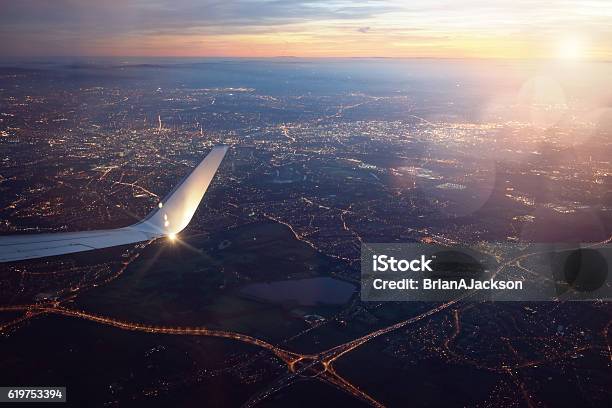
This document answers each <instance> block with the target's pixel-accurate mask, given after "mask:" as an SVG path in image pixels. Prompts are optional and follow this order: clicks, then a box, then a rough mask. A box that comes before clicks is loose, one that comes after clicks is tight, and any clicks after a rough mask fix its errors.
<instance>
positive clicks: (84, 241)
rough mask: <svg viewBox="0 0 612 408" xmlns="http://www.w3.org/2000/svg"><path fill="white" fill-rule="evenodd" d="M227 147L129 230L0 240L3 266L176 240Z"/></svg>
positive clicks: (212, 155) (206, 160)
mask: <svg viewBox="0 0 612 408" xmlns="http://www.w3.org/2000/svg"><path fill="white" fill-rule="evenodd" d="M227 149H228V147H227V146H217V147H214V148H213V149H212V151H211V152H210V153H209V154H208V155H207V156H206V157H205V158H204V160H202V162H200V164H198V165H197V166H196V167H195V168H194V169H193V170H192V172H191V173H190V174H189V175H188V176H187V177H186V178H185V179H184V180H183V181H182V183H180V184H178V185H177V186H176V187H175V188H174V189H173V190H172V191H171V192H170V193H169V194H168V195H167V196H166V197H165V198H164V199H163V200H162V201H161V202H160V203H159V205H158V208H157V209H155V210H153V211H152V212H151V213H150V214H149V215H148V216H147V217H145V218H144V219H143V220H142V221H140V222H137V223H136V224H133V225H130V226H129V227H123V228H117V229H109V230H96V231H83V232H57V233H48V234H27V235H7V236H0V263H2V262H11V261H19V260H24V259H34V258H42V257H46V256H53V255H63V254H69V253H73V252H81V251H91V250H94V249H101V248H108V247H113V246H118V245H126V244H132V243H136V242H141V241H148V240H150V239H153V238H159V237H163V236H174V235H175V234H177V233H179V232H181V231H182V230H183V229H184V228H185V227H186V226H187V225H188V224H189V222H190V221H191V218H192V217H193V214H194V213H195V211H196V209H197V208H198V205H199V204H200V201H201V200H202V197H204V193H206V190H207V189H208V185H209V184H210V182H211V180H212V178H213V176H214V175H215V173H216V172H217V169H218V168H219V165H220V164H221V161H222V160H223V157H224V156H225V153H226V152H227Z"/></svg>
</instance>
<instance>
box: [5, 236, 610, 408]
mask: <svg viewBox="0 0 612 408" xmlns="http://www.w3.org/2000/svg"><path fill="white" fill-rule="evenodd" d="M611 241H612V236H611V237H610V238H608V239H606V240H605V241H602V242H600V243H597V244H606V243H609V242H611ZM597 244H593V245H597ZM541 253H543V252H533V253H525V254H521V255H519V256H516V257H514V258H512V259H510V260H508V261H506V262H504V263H502V264H501V265H500V266H499V267H498V268H497V270H496V271H495V272H494V273H493V274H492V277H495V276H496V275H497V274H499V273H500V272H502V271H503V270H504V269H505V268H507V267H508V266H510V265H516V264H517V263H518V262H520V261H521V260H524V259H526V258H528V257H531V256H534V255H540V254H541ZM136 257H137V255H135V256H134V257H133V258H132V259H130V260H129V261H128V262H126V263H125V264H124V265H123V267H122V268H121V270H120V271H119V272H118V273H117V274H115V275H113V276H112V277H111V278H108V279H107V281H110V280H112V279H114V278H116V277H117V276H119V275H120V274H121V273H122V272H123V270H124V269H125V267H127V265H128V264H129V263H130V262H131V261H132V260H133V259H135V258H136ZM475 293H476V291H471V292H467V293H465V294H464V295H462V296H460V297H458V298H456V299H453V300H450V301H448V302H445V303H442V304H440V305H438V306H436V307H434V308H432V309H430V310H428V311H426V312H423V313H421V314H419V315H416V316H413V317H411V318H409V319H406V320H403V321H400V322H398V323H395V324H393V325H390V326H387V327H384V328H382V329H379V330H376V331H373V332H371V333H369V334H366V335H364V336H362V337H359V338H357V339H354V340H351V341H349V342H346V343H343V344H339V345H337V346H335V347H332V348H330V349H328V350H325V351H322V352H319V353H316V354H300V353H297V352H293V351H289V350H285V349H282V348H280V347H277V346H275V345H273V344H271V343H269V342H267V341H264V340H261V339H258V338H255V337H253V336H249V335H246V334H241V333H236V332H232V331H225V330H213V329H208V328H206V327H169V326H157V325H147V324H143V323H138V322H129V321H123V320H119V319H115V318H112V317H106V316H100V315H95V314H92V313H88V312H86V311H79V310H74V309H69V308H66V307H63V306H61V304H60V303H61V302H55V303H47V304H28V305H13V306H4V307H0V312H18V311H21V312H24V315H23V316H21V317H19V318H17V319H14V320H12V321H10V322H8V323H5V324H4V325H2V326H0V333H2V332H5V331H8V330H10V329H14V328H15V327H16V326H18V325H19V324H21V323H23V322H24V321H26V320H28V319H30V318H32V317H35V316H39V315H42V314H56V315H62V316H67V317H73V318H79V319H84V320H88V321H91V322H94V323H98V324H103V325H106V326H111V327H115V328H118V329H121V330H129V331H137V332H144V333H156V334H167V335H184V336H203V337H217V338H226V339H232V340H235V341H240V342H243V343H246V344H251V345H254V346H257V347H260V348H262V349H264V350H267V351H269V352H271V353H273V354H274V355H275V356H276V357H278V358H279V359H280V360H282V361H283V362H284V363H285V364H287V373H286V374H284V375H282V376H281V377H279V378H278V379H277V380H276V381H274V382H273V383H272V384H270V385H269V386H268V387H267V388H266V389H265V390H263V391H261V392H259V393H257V394H256V395H254V396H252V397H251V398H250V399H249V400H248V401H247V402H246V403H245V404H244V406H246V407H250V406H254V405H257V404H259V403H261V402H262V401H264V400H265V399H266V398H267V397H269V396H271V395H273V394H274V393H276V392H278V391H279V390H281V389H283V388H286V387H288V386H290V385H291V384H292V383H293V382H294V381H295V380H297V379H299V378H304V377H307V378H312V379H315V380H319V381H322V382H325V383H327V384H330V385H332V386H334V387H336V388H338V389H340V390H342V391H344V392H346V393H348V394H349V395H351V396H354V397H355V398H358V399H360V400H362V401H364V402H366V403H368V404H370V405H372V406H375V407H383V406H384V405H383V404H382V403H380V402H379V401H377V400H376V399H374V398H373V397H371V396H370V395H368V394H367V393H365V392H364V391H363V390H361V389H359V388H358V387H356V386H355V385H353V384H351V383H350V382H349V381H348V380H346V379H344V378H343V377H341V376H340V375H339V374H338V373H337V372H336V371H335V369H334V367H333V363H334V361H336V360H337V359H338V358H340V357H341V356H343V355H345V354H347V353H349V352H350V351H352V350H355V349H356V348H358V347H360V346H362V345H363V344H365V343H367V342H369V341H370V340H373V339H375V338H377V337H380V336H383V335H385V334H388V333H391V332H393V331H395V330H398V329H400V328H403V327H406V326H408V325H410V324H413V323H416V322H418V321H421V320H423V319H425V318H427V317H430V316H432V315H434V314H437V313H440V312H442V311H444V310H446V309H448V308H450V307H451V306H453V305H455V304H457V303H458V302H460V301H463V300H466V299H467V298H469V297H470V296H472V295H473V294H475ZM453 316H454V322H455V331H454V333H453V334H452V335H451V337H450V338H449V339H448V340H447V341H445V342H444V347H445V348H446V349H447V350H449V348H448V346H449V343H450V342H451V341H452V340H454V338H455V337H456V336H457V335H458V334H459V331H460V323H459V315H458V311H457V310H454V313H453ZM609 326H610V325H608V326H606V328H605V331H606V332H607V330H608V329H609ZM587 348H588V347H581V348H575V349H573V350H572V351H570V352H568V353H565V354H559V355H557V356H556V357H555V361H559V360H563V359H567V358H572V357H573V356H575V355H576V354H577V353H580V352H583V351H585V350H586V349H587ZM608 352H610V346H609V345H608ZM610 358H611V361H612V354H611V355H610ZM548 361H551V360H531V361H522V362H520V363H517V364H515V365H514V366H512V367H511V366H508V365H504V366H500V367H485V366H479V367H481V368H484V369H488V370H494V371H498V372H503V373H506V374H508V375H509V376H510V377H511V378H512V380H513V381H514V382H515V383H516V385H517V387H518V388H519V390H520V391H521V394H522V395H523V396H524V398H525V400H526V402H527V404H528V405H530V404H531V403H532V402H531V401H530V399H529V393H528V392H527V391H526V389H525V384H524V383H523V382H522V381H521V380H520V378H519V377H518V371H517V370H518V369H520V368H525V367H533V366H536V365H538V364H542V363H544V362H548Z"/></svg>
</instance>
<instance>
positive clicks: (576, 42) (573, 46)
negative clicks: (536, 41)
mask: <svg viewBox="0 0 612 408" xmlns="http://www.w3.org/2000/svg"><path fill="white" fill-rule="evenodd" d="M584 55H585V46H584V42H583V41H582V39H581V38H578V37H567V38H564V39H562V40H561V41H559V43H558V45H557V56H558V57H559V58H560V59H564V60H577V59H581V58H583V57H584Z"/></svg>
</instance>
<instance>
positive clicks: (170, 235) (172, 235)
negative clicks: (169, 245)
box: [168, 233, 176, 242]
mask: <svg viewBox="0 0 612 408" xmlns="http://www.w3.org/2000/svg"><path fill="white" fill-rule="evenodd" d="M168 239H169V240H170V241H171V242H174V241H175V240H176V234H175V233H170V234H168Z"/></svg>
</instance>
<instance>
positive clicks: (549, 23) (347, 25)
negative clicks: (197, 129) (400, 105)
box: [0, 0, 612, 55]
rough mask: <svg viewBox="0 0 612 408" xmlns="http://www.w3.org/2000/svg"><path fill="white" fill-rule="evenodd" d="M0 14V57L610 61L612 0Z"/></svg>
mask: <svg viewBox="0 0 612 408" xmlns="http://www.w3.org/2000/svg"><path fill="white" fill-rule="evenodd" d="M0 10H1V11H0V38H2V40H1V41H0V55H15V54H24V53H31V54H33V55H40V54H41V53H44V54H47V55H49V54H54V53H57V54H62V55H65V54H70V55H77V54H80V53H87V54H89V55H98V53H101V52H113V53H115V54H116V53H117V52H125V53H132V52H138V49H139V48H138V47H139V46H140V47H145V46H146V47H147V53H152V52H153V51H152V50H154V49H155V44H156V43H160V44H161V43H163V45H164V47H166V48H164V49H160V54H159V55H163V52H165V50H168V49H170V50H172V49H174V50H176V52H179V51H180V52H181V53H184V54H189V55H204V54H206V51H207V50H206V49H205V48H204V47H201V48H200V49H197V48H194V47H193V44H198V43H201V44H207V46H209V47H213V48H214V49H215V50H224V49H228V48H232V47H234V45H236V44H237V41H241V43H240V44H238V45H236V46H235V47H234V48H235V50H253V51H256V52H259V53H260V54H261V55H263V54H267V53H274V50H273V47H275V46H276V47H278V46H279V45H278V44H288V45H287V47H290V48H291V47H294V46H296V45H297V44H300V45H301V46H302V47H303V48H302V49H306V47H310V51H311V52H309V53H308V54H309V55H314V54H325V55H331V54H333V52H334V50H338V52H339V53H340V54H343V55H346V54H347V53H349V52H350V46H353V47H355V50H356V51H355V52H356V53H357V54H356V55H361V54H359V52H362V53H363V52H367V53H370V52H374V53H378V52H379V51H380V52H382V51H383V50H384V51H385V52H387V53H391V52H392V50H391V49H390V47H391V46H392V45H393V44H403V46H402V47H400V48H404V50H401V49H398V50H399V52H400V53H401V54H402V55H403V54H404V53H405V52H406V51H405V48H406V47H405V45H406V44H408V43H410V45H411V47H412V48H414V47H420V49H422V50H425V49H427V47H429V49H430V51H432V52H424V53H425V54H432V53H433V54H438V53H439V51H440V50H443V49H445V48H447V49H448V48H451V49H463V48H465V47H466V46H467V45H469V46H470V47H472V48H473V49H474V50H473V51H474V52H476V53H477V52H478V50H477V47H478V44H482V43H483V41H486V42H490V43H491V46H490V48H491V49H493V48H498V49H500V50H502V51H503V50H504V49H505V48H506V47H505V45H504V41H506V43H508V42H510V43H513V44H515V49H516V50H517V52H519V51H520V48H521V47H523V45H524V46H525V47H526V48H529V47H533V44H549V43H550V42H551V41H553V40H554V39H555V38H556V37H558V36H559V35H563V34H567V32H568V31H569V30H574V31H575V32H577V33H580V34H584V35H585V36H586V37H589V38H593V39H594V41H595V42H596V44H595V45H594V47H595V48H597V49H598V50H599V51H598V53H599V54H600V55H612V46H610V44H612V26H611V25H610V24H609V21H610V19H611V18H612V4H611V3H610V2H609V0H591V1H589V2H583V1H581V0H509V1H502V0H500V1H496V2H491V1H490V0H465V1H462V2H457V1H451V0H441V1H439V2H431V1H428V0H413V1H410V2H406V1H403V0H363V1H359V2H357V1H352V0H100V1H94V0H53V1H51V0H0ZM355 32H358V33H362V34H366V33H367V34H368V35H367V36H357V37H359V39H358V40H357V39H356V38H354V37H355V34H354V33H355ZM415 33H418V36H417V38H412V37H414V36H415ZM406 36H408V37H411V39H410V41H409V42H408V41H407V40H406V39H405V38H404V37H406ZM232 41H233V42H232ZM493 43H495V44H493ZM466 44H467V45H466ZM506 45H507V44H506ZM189 47H191V48H189ZM219 52H222V51H219ZM232 52H233V51H232ZM236 52H238V51H236ZM241 52H242V51H241ZM521 52H522V51H521ZM190 53H191V54H190ZM470 53H472V51H470ZM123 55H127V54H123ZM258 55H259V54H258Z"/></svg>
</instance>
